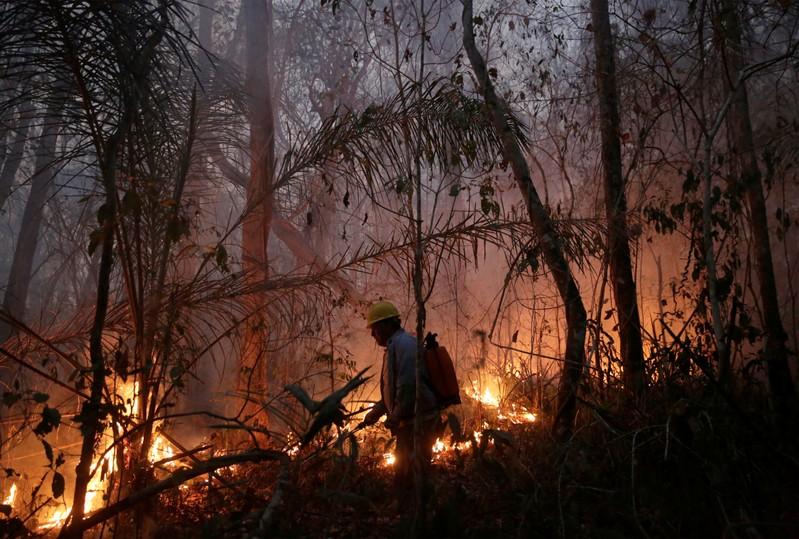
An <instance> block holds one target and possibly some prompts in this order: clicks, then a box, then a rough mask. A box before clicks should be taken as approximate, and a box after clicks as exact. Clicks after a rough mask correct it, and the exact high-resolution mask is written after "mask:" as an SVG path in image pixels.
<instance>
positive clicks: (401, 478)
mask: <svg viewBox="0 0 799 539" xmlns="http://www.w3.org/2000/svg"><path fill="white" fill-rule="evenodd" d="M392 434H394V436H396V438H397V447H396V451H395V455H394V456H395V458H396V460H395V462H394V473H395V475H394V484H395V486H396V489H397V494H398V495H399V496H400V501H401V502H409V501H410V500H413V458H414V452H413V420H410V421H408V422H407V424H403V425H401V426H399V427H396V428H394V429H393V430H392ZM440 435H441V418H440V417H439V416H438V415H436V416H434V417H432V418H427V419H424V420H423V421H422V432H421V438H420V440H419V442H420V446H421V452H422V477H421V479H422V480H423V481H425V480H426V478H427V475H428V473H429V471H430V460H431V459H432V458H433V444H435V443H436V438H437V437H439V436H440Z"/></svg>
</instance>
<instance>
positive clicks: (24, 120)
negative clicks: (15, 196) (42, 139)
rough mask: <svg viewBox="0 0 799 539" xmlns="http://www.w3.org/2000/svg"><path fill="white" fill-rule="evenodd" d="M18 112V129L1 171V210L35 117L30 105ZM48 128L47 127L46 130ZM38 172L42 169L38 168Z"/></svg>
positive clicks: (9, 191) (9, 190)
mask: <svg viewBox="0 0 799 539" xmlns="http://www.w3.org/2000/svg"><path fill="white" fill-rule="evenodd" d="M17 110H18V111H19V116H18V118H17V125H16V129H14V137H13V139H12V140H11V143H10V144H9V145H8V149H7V153H6V155H5V160H3V168H2V170H1V171H0V210H2V209H3V206H5V204H6V201H7V200H8V197H9V196H10V195H11V188H12V187H13V186H14V178H15V176H16V174H17V170H19V165H20V164H21V163H22V158H23V156H24V155H25V143H26V142H27V141H28V131H29V130H30V124H31V119H32V117H33V109H32V107H30V105H29V104H26V103H20V105H19V106H18V107H17ZM47 127H48V126H46V127H45V130H46V129H47ZM37 165H38V164H37ZM36 170H37V171H38V170H41V169H40V168H38V166H37V168H36Z"/></svg>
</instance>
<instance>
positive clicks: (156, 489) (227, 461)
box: [70, 449, 289, 533]
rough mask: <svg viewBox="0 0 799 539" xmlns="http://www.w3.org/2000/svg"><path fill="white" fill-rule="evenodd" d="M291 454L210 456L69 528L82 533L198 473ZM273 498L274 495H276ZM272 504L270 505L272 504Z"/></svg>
mask: <svg viewBox="0 0 799 539" xmlns="http://www.w3.org/2000/svg"><path fill="white" fill-rule="evenodd" d="M288 459H289V457H288V455H286V454H285V453H283V452H280V451H269V450H264V449H258V450H253V451H245V452H243V453H237V454H233V455H225V456H222V457H216V458H213V459H209V460H206V461H203V462H201V463H198V464H197V465H196V466H193V467H191V468H184V469H182V470H178V471H176V472H175V473H173V474H172V475H170V476H168V477H166V478H164V479H162V480H161V481H158V482H157V483H153V484H152V485H149V486H147V487H145V488H143V489H141V490H138V491H136V492H134V493H132V494H131V495H130V496H128V497H126V498H123V499H122V500H120V501H118V502H117V503H115V504H113V505H109V506H108V507H105V508H103V509H100V510H99V511H95V512H94V513H91V514H90V515H88V516H87V517H86V518H84V519H83V520H81V521H79V522H75V523H73V524H72V525H71V526H70V528H72V529H71V530H70V531H71V532H72V533H81V532H84V531H86V530H88V529H89V528H92V527H94V526H96V525H98V524H100V523H101V522H105V521H106V520H108V519H110V518H112V517H115V516H116V515H118V514H119V513H121V512H123V511H126V510H128V509H130V508H131V507H133V506H134V505H136V504H138V503H141V502H143V501H144V500H147V499H148V498H151V497H153V496H155V495H156V494H160V493H161V492H163V491H165V490H169V489H171V488H174V487H177V486H179V485H182V484H183V483H185V482H186V481H188V480H190V479H194V478H195V477H197V476H200V475H205V474H207V473H209V472H213V471H215V470H218V469H219V468H225V467H227V466H232V465H233V464H241V463H242V462H262V461H266V460H277V461H280V462H281V463H284V462H286V461H288ZM273 499H274V497H273ZM270 505H271V504H270Z"/></svg>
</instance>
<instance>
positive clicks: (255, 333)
mask: <svg viewBox="0 0 799 539" xmlns="http://www.w3.org/2000/svg"><path fill="white" fill-rule="evenodd" d="M241 9H243V10H245V14H246V21H247V22H246V45H245V56H246V59H245V61H246V80H245V90H246V92H247V98H248V114H249V122H250V177H249V182H248V183H247V204H246V207H245V210H244V211H245V212H246V214H245V216H244V220H243V223H242V264H243V269H244V271H245V274H246V275H247V279H249V282H250V284H251V285H252V287H253V292H252V294H250V295H249V296H248V297H247V298H246V299H245V301H246V302H247V304H248V305H247V307H248V310H249V312H250V313H251V315H250V316H249V317H248V319H247V320H246V322H245V325H244V335H243V344H242V351H241V365H240V367H241V373H240V385H239V388H240V389H242V390H243V391H245V392H246V393H247V394H254V395H259V394H262V392H263V391H264V390H265V389H266V357H265V346H264V344H265V340H266V331H267V327H266V320H265V316H266V313H265V301H264V296H263V292H262V291H261V290H259V287H261V286H262V285H263V284H264V283H266V280H267V278H268V277H269V261H268V257H267V245H268V241H269V228H270V224H271V221H272V199H273V193H272V190H273V188H272V183H273V180H274V168H275V165H274V164H275V128H274V110H273V106H272V85H271V56H272V2H271V0H245V1H244V2H243V3H242V7H241ZM258 412H259V410H258V407H257V406H247V408H246V409H245V415H253V414H254V413H256V414H257V413H258ZM259 415H260V414H259ZM261 419H262V418H261Z"/></svg>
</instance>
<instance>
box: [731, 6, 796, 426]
mask: <svg viewBox="0 0 799 539" xmlns="http://www.w3.org/2000/svg"><path fill="white" fill-rule="evenodd" d="M719 8H720V13H721V15H722V20H723V25H724V26H723V28H722V29H720V30H721V32H723V34H722V35H721V36H720V37H721V38H722V39H723V40H724V41H723V43H724V53H725V55H724V61H725V68H726V69H725V75H724V83H725V85H726V87H727V89H728V90H729V91H730V92H732V102H731V104H730V110H729V113H728V115H727V121H728V124H729V132H730V142H731V144H732V153H733V154H734V156H735V159H736V161H737V163H736V164H737V168H738V172H739V174H740V179H741V182H742V183H743V188H744V190H745V193H746V201H747V204H748V206H749V214H750V216H749V226H750V229H751V233H752V239H753V242H752V244H753V246H754V250H755V253H754V265H755V271H756V273H757V279H758V286H759V291H760V299H761V301H762V302H763V318H764V320H763V322H764V330H765V342H764V345H763V350H762V354H763V358H764V359H765V360H766V366H767V372H768V381H769V388H770V390H771V395H772V397H773V399H774V404H775V407H776V409H777V412H778V414H779V415H780V416H781V417H782V418H783V419H784V420H785V419H789V418H790V419H791V420H792V421H795V420H796V419H797V411H798V410H797V408H798V407H797V395H796V388H795V387H794V385H793V382H792V380H791V372H790V369H789V367H788V348H787V339H788V336H787V334H786V333H785V330H784V328H783V325H782V317H781V315H780V301H779V297H778V294H777V285H776V281H775V278H774V264H773V260H772V255H771V240H770V234H769V230H768V216H767V211H766V200H765V197H764V196H763V185H762V174H761V171H760V166H759V165H758V161H757V153H756V146H755V142H754V135H753V133H752V121H751V119H750V111H749V95H748V93H747V89H746V80H745V79H744V78H743V73H744V68H745V66H746V61H745V57H746V54H745V51H744V47H743V44H742V39H741V34H742V30H741V16H740V13H739V9H740V8H741V4H740V3H739V2H733V1H732V0H721V2H720V5H719Z"/></svg>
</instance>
